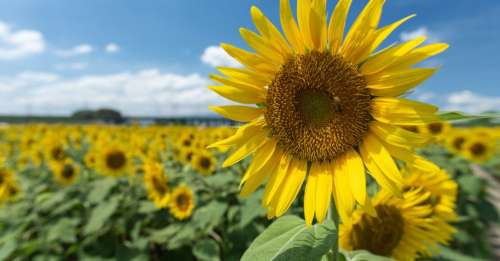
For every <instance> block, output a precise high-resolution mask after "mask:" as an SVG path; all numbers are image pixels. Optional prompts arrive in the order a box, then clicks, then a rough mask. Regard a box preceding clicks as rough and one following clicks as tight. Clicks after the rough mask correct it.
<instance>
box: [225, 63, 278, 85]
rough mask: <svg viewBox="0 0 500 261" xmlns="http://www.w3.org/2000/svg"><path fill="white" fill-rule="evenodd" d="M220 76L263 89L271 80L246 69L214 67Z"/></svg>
mask: <svg viewBox="0 0 500 261" xmlns="http://www.w3.org/2000/svg"><path fill="white" fill-rule="evenodd" d="M216 68H217V70H219V71H220V72H221V73H222V74H224V75H226V76H227V77H229V78H231V79H233V80H234V81H237V82H241V83H245V84H247V85H253V86H257V87H261V88H263V87H264V86H267V85H268V84H269V83H270V82H271V81H272V80H273V79H272V78H267V77H266V76H265V75H262V74H259V73H255V72H252V71H249V70H246V69H240V68H231V67H216Z"/></svg>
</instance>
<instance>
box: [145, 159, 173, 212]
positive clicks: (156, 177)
mask: <svg viewBox="0 0 500 261" xmlns="http://www.w3.org/2000/svg"><path fill="white" fill-rule="evenodd" d="M144 185H145V186H146V190H147V191H148V197H149V198H150V199H151V200H152V201H153V203H154V204H155V206H156V207H157V208H165V207H167V206H168V203H169V199H170V194H169V192H170V191H169V188H168V178H167V176H166V174H165V170H164V168H163V166H162V165H161V164H160V163H158V162H155V161H149V162H146V164H145V165H144Z"/></svg>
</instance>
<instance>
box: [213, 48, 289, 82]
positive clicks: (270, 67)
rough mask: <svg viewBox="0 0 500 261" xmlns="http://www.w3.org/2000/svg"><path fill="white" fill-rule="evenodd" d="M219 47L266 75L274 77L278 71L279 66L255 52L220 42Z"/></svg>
mask: <svg viewBox="0 0 500 261" xmlns="http://www.w3.org/2000/svg"><path fill="white" fill-rule="evenodd" d="M221 47H222V49H224V50H225V51H226V52H227V53H228V54H229V55H230V56H232V57H233V58H234V59H236V60H237V61H238V62H240V63H241V64H243V65H245V66H246V67H248V68H251V69H253V70H254V71H258V72H260V73H263V74H266V76H267V77H274V75H275V74H276V72H278V71H279V69H280V67H279V66H276V65H274V64H270V63H268V62H267V61H266V60H265V59H264V58H262V57H260V56H259V55H257V54H254V53H251V52H248V51H245V50H243V49H240V48H237V47H234V46H232V45H230V44H225V43H223V44H221Z"/></svg>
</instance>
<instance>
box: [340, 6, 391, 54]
mask: <svg viewBox="0 0 500 261" xmlns="http://www.w3.org/2000/svg"><path fill="white" fill-rule="evenodd" d="M383 5H384V0H372V1H369V2H368V4H367V5H366V6H365V8H364V9H363V11H362V12H361V13H360V15H359V16H358V18H356V21H355V22H354V24H353V25H352V26H351V28H350V29H349V32H348V33H347V36H346V38H345V41H344V44H343V45H342V49H341V53H342V54H343V56H344V58H345V59H346V60H348V61H351V62H353V63H357V60H358V58H359V56H360V55H359V53H360V52H363V51H365V50H368V51H369V49H364V48H362V47H367V46H369V43H371V42H372V41H373V38H374V37H369V36H371V35H373V34H374V33H375V30H376V28H377V26H378V23H379V21H380V15H381V14H382V7H383Z"/></svg>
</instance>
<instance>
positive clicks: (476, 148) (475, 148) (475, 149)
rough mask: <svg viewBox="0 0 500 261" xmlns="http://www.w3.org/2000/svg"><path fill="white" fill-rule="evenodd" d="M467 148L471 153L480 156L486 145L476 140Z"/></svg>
mask: <svg viewBox="0 0 500 261" xmlns="http://www.w3.org/2000/svg"><path fill="white" fill-rule="evenodd" d="M469 150H470V152H471V153H472V155H475V156H481V155H483V154H484V153H485V152H486V146H484V144H482V143H480V142H476V143H474V144H472V146H470V148H469Z"/></svg>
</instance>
